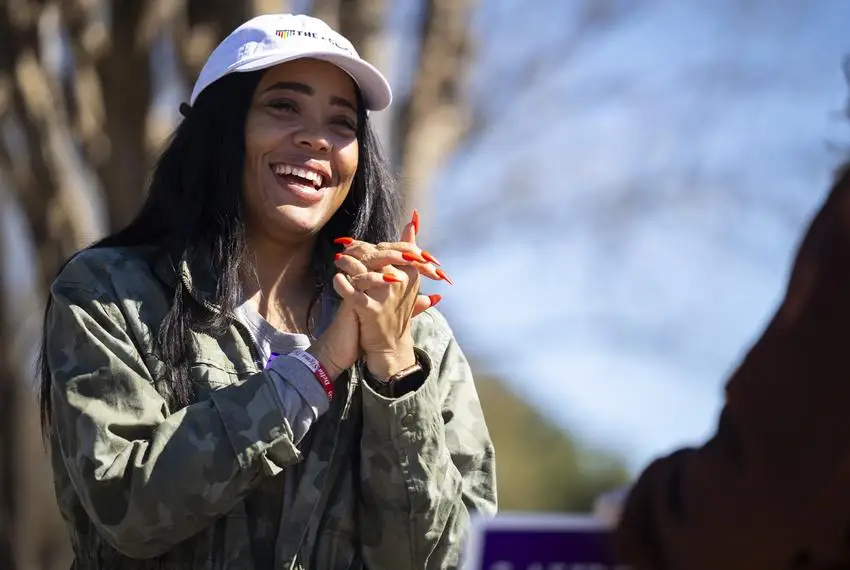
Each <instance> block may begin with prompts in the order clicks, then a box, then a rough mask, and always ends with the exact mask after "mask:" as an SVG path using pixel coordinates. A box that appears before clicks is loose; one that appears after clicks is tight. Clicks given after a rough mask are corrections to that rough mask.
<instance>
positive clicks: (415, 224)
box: [410, 208, 419, 234]
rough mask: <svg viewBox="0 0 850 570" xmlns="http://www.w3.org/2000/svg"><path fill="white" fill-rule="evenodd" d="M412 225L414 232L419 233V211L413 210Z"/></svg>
mask: <svg viewBox="0 0 850 570" xmlns="http://www.w3.org/2000/svg"><path fill="white" fill-rule="evenodd" d="M410 223H411V224H413V231H414V232H416V233H417V234H418V233H419V210H417V209H416V208H413V215H412V216H411V217H410Z"/></svg>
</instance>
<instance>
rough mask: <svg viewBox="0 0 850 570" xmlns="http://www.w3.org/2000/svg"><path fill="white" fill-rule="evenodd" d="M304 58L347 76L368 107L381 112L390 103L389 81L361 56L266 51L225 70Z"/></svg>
mask: <svg viewBox="0 0 850 570" xmlns="http://www.w3.org/2000/svg"><path fill="white" fill-rule="evenodd" d="M305 58H307V59H321V60H323V61H327V62H328V63H332V64H334V65H336V66H337V67H339V68H340V69H342V70H343V71H345V72H346V73H347V74H348V75H350V76H351V78H352V79H353V80H354V82H355V83H357V86H358V87H359V88H360V92H361V93H362V94H363V99H364V102H365V103H366V109H367V110H369V111H380V110H382V109H386V108H387V107H389V106H390V103H392V100H393V95H392V89H391V88H390V84H389V82H388V81H387V80H386V78H385V77H384V75H383V74H382V73H381V72H380V71H378V69H377V68H376V67H375V66H373V65H372V64H370V63H368V62H366V61H364V60H362V59H358V58H354V57H351V56H349V55H345V54H342V53H339V52H337V51H322V50H314V51H302V52H298V53H297V54H293V53H292V52H289V51H286V52H284V51H280V52H267V53H265V54H263V56H262V57H259V58H257V59H254V60H248V61H242V62H240V63H239V64H238V65H236V66H234V67H233V68H232V69H230V70H228V72H229V73H233V72H246V71H259V70H261V69H268V68H269V67H274V66H275V65H278V64H281V63H286V62H287V61H294V60H296V59H305Z"/></svg>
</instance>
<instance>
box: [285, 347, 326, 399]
mask: <svg viewBox="0 0 850 570" xmlns="http://www.w3.org/2000/svg"><path fill="white" fill-rule="evenodd" d="M287 356H291V357H292V358H294V359H295V360H298V361H299V362H301V363H302V364H303V365H304V366H306V367H307V368H309V369H310V372H312V373H313V376H315V377H316V380H318V381H319V384H321V385H322V388H323V389H324V390H325V394H327V396H328V400H333V397H334V383H333V382H331V377H330V375H329V374H328V371H327V370H325V367H324V366H322V363H321V362H319V360H318V359H317V358H316V357H315V356H313V355H312V354H310V353H309V352H306V351H303V350H294V351H292V352H290V353H288V354H287Z"/></svg>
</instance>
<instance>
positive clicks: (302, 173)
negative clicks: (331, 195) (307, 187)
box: [273, 164, 324, 188]
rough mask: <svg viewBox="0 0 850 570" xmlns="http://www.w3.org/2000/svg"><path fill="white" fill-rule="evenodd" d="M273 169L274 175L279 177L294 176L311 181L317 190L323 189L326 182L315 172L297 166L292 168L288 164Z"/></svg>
mask: <svg viewBox="0 0 850 570" xmlns="http://www.w3.org/2000/svg"><path fill="white" fill-rule="evenodd" d="M273 169H274V173H275V174H277V175H279V176H284V175H287V174H292V175H293V176H298V177H299V178H304V179H305V180H309V181H310V182H312V183H313V186H315V187H316V188H321V187H322V186H323V184H322V183H323V182H324V177H323V176H322V175H321V174H319V173H318V172H315V171H313V170H308V169H306V168H298V167H297V166H290V165H288V164H275V165H274V167H273Z"/></svg>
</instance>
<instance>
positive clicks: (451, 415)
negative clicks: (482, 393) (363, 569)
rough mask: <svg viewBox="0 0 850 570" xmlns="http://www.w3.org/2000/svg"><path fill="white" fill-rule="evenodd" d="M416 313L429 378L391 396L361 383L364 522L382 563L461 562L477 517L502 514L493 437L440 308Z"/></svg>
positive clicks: (372, 556)
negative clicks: (413, 388)
mask: <svg viewBox="0 0 850 570" xmlns="http://www.w3.org/2000/svg"><path fill="white" fill-rule="evenodd" d="M417 320H419V325H420V327H419V333H415V334H414V338H415V339H416V345H417V355H418V357H419V360H420V362H421V363H423V364H424V365H425V366H424V367H425V370H426V379H425V381H424V383H423V384H422V386H420V387H419V388H418V389H417V390H416V391H414V392H410V393H407V394H405V395H403V396H401V397H399V398H396V399H389V398H385V397H383V396H381V395H379V394H378V393H377V392H375V391H374V390H373V389H372V388H370V387H369V386H368V384H366V383H364V384H363V414H364V420H363V421H364V427H363V437H362V441H361V481H362V487H361V497H360V500H361V503H360V517H361V524H360V529H361V540H362V548H363V557H364V561H365V565H366V566H367V567H368V568H371V569H374V570H380V569H390V568H392V569H394V570H404V569H411V570H413V569H416V570H422V569H434V570H436V569H444V568H456V567H457V566H458V564H459V562H460V553H461V548H462V547H463V545H464V542H463V541H464V540H465V538H466V534H467V530H468V527H469V522H470V515H471V514H472V513H475V512H478V513H481V514H483V515H494V514H495V513H496V481H495V463H494V461H495V459H494V451H493V444H492V443H491V441H490V435H489V433H488V430H487V426H486V424H485V422H484V416H483V414H482V411H481V405H480V403H479V400H478V394H477V392H476V390H475V384H474V383H473V379H472V373H471V371H470V368H469V364H468V363H467V361H466V358H465V357H464V355H463V352H462V351H461V349H460V347H459V346H458V344H457V342H456V341H455V339H454V338H453V336H452V333H451V330H450V329H449V327H448V325H447V324H446V322H445V320H444V319H443V317H442V316H440V314H439V313H437V312H436V311H435V310H433V309H429V310H428V311H426V312H425V313H423V314H422V315H421V316H420V317H418V318H417Z"/></svg>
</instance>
